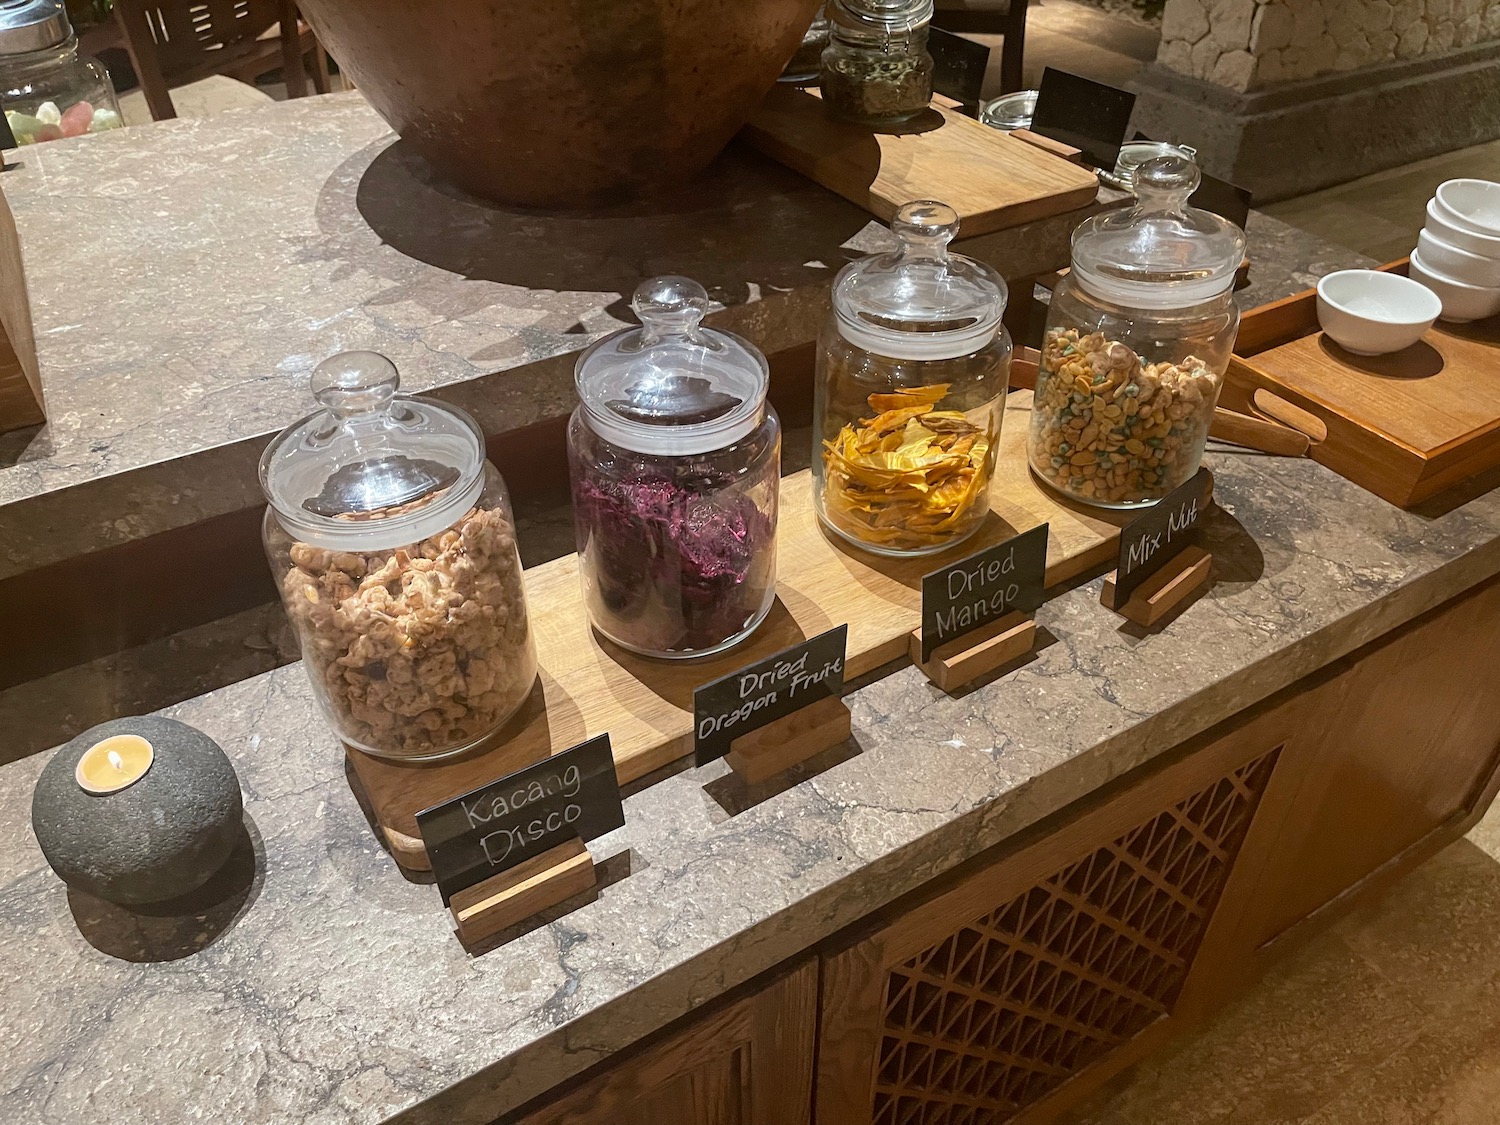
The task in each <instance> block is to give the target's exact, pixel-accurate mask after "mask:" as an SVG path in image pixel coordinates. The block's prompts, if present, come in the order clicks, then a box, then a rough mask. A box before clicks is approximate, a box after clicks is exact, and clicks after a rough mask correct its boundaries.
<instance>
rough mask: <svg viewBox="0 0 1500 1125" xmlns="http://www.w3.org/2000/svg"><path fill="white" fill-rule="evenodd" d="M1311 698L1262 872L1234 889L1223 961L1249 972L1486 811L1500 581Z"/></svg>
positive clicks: (1498, 663)
mask: <svg viewBox="0 0 1500 1125" xmlns="http://www.w3.org/2000/svg"><path fill="white" fill-rule="evenodd" d="M1315 695H1316V700H1315V706H1314V708H1313V710H1312V714H1311V718H1310V724H1309V727H1308V733H1307V734H1306V735H1305V736H1304V737H1301V738H1299V739H1298V741H1297V743H1296V745H1295V747H1293V749H1294V750H1295V754H1293V755H1290V756H1289V757H1290V759H1291V760H1288V761H1287V762H1285V763H1284V766H1285V767H1287V768H1285V769H1284V771H1283V772H1282V774H1281V776H1280V777H1279V778H1278V786H1279V787H1282V788H1285V789H1287V792H1286V793H1285V794H1284V795H1283V794H1282V793H1281V792H1279V791H1276V792H1273V793H1272V794H1269V795H1268V796H1267V799H1266V804H1267V811H1268V813H1269V814H1270V815H1269V816H1268V817H1267V819H1266V821H1265V822H1264V823H1263V824H1262V825H1261V826H1260V828H1259V829H1258V831H1259V832H1264V833H1265V834H1266V843H1265V845H1264V847H1262V846H1261V845H1260V844H1259V842H1258V841H1252V843H1251V845H1250V847H1251V849H1252V850H1255V851H1256V852H1257V853H1260V852H1263V853H1264V864H1263V870H1262V871H1261V872H1260V873H1259V874H1258V875H1257V876H1256V878H1255V879H1254V881H1253V883H1252V884H1251V885H1249V886H1247V887H1245V889H1244V894H1243V898H1244V902H1243V904H1240V903H1239V902H1238V900H1239V899H1240V898H1241V890H1240V888H1239V887H1238V886H1236V887H1235V888H1233V889H1232V891H1231V892H1230V895H1231V897H1232V898H1233V899H1234V900H1235V901H1236V905H1235V906H1234V907H1233V909H1234V910H1235V911H1236V912H1237V914H1238V919H1237V921H1236V923H1235V931H1236V932H1235V934H1234V935H1233V938H1232V939H1231V940H1232V943H1233V947H1232V948H1231V949H1230V951H1229V952H1227V953H1226V955H1225V956H1226V958H1227V959H1229V960H1231V961H1233V962H1234V963H1236V964H1237V965H1239V966H1241V967H1242V968H1244V967H1248V968H1251V969H1254V968H1257V967H1258V966H1257V964H1256V963H1257V962H1261V961H1264V960H1265V959H1266V956H1267V954H1268V953H1269V952H1270V947H1271V946H1272V945H1273V944H1274V943H1276V942H1277V941H1279V939H1281V938H1282V937H1284V936H1288V935H1290V934H1291V932H1292V931H1294V930H1297V929H1298V928H1299V927H1300V926H1301V925H1302V923H1304V922H1311V923H1313V924H1312V925H1311V926H1309V927H1306V928H1307V929H1311V928H1315V927H1316V925H1317V924H1319V922H1318V921H1317V919H1318V916H1319V915H1325V916H1326V914H1328V913H1331V912H1330V911H1328V909H1327V908H1328V907H1329V905H1330V904H1333V905H1334V908H1335V909H1337V907H1338V905H1340V904H1341V903H1343V902H1347V901H1351V900H1352V899H1354V898H1355V897H1357V896H1358V895H1359V894H1360V893H1361V891H1362V890H1363V889H1364V888H1365V886H1366V884H1367V883H1369V882H1370V881H1371V880H1381V879H1388V878H1395V877H1398V876H1399V875H1400V874H1401V873H1403V872H1405V871H1406V870H1409V869H1410V868H1411V867H1412V866H1415V865H1416V864H1417V863H1420V862H1421V861H1422V860H1423V859H1425V858H1426V857H1427V856H1428V855H1430V854H1432V853H1433V852H1435V851H1436V850H1437V849H1438V848H1440V847H1442V846H1443V845H1444V844H1446V843H1447V842H1448V841H1449V840H1452V839H1454V838H1456V837H1458V836H1459V835H1461V834H1462V833H1463V832H1464V831H1466V830H1467V828H1468V827H1469V826H1470V825H1471V824H1472V823H1473V822H1474V821H1475V820H1477V819H1478V818H1479V817H1480V816H1482V815H1483V813H1484V810H1485V808H1486V807H1487V806H1488V805H1489V802H1490V800H1491V799H1492V797H1493V795H1494V787H1493V780H1494V777H1495V773H1496V768H1497V762H1500V582H1492V583H1490V584H1489V585H1487V586H1484V587H1481V588H1480V589H1478V590H1476V591H1474V592H1472V593H1470V594H1468V595H1465V596H1463V597H1461V598H1458V599H1456V600H1455V601H1453V602H1450V603H1448V604H1447V605H1445V606H1442V607H1440V608H1439V609H1437V610H1435V611H1433V612H1432V613H1430V614H1428V615H1426V616H1425V617H1423V618H1419V619H1418V620H1417V621H1416V622H1414V623H1412V624H1411V625H1409V626H1407V627H1405V628H1403V629H1401V630H1400V631H1398V632H1397V633H1396V634H1395V635H1393V636H1392V637H1390V638H1389V639H1386V640H1382V641H1380V642H1377V643H1376V644H1375V645H1373V646H1371V647H1369V648H1366V649H1364V650H1361V651H1360V652H1358V653H1355V654H1354V655H1353V656H1352V657H1350V658H1348V659H1347V660H1346V661H1344V662H1343V667H1342V670H1341V671H1340V672H1339V674H1338V675H1337V676H1336V677H1335V678H1334V679H1332V680H1331V681H1329V682H1328V683H1327V684H1326V685H1324V687H1322V688H1320V689H1319V690H1318V691H1317V692H1316V693H1315ZM1273 809H1274V811H1273ZM1247 874H1248V872H1247ZM1224 913H1225V915H1226V918H1225V922H1227V921H1228V918H1227V916H1228V915H1229V914H1230V913H1231V907H1230V905H1229V904H1228V903H1227V902H1226V907H1225V911H1224ZM1217 941H1218V936H1217V934H1216V935H1215V944H1217Z"/></svg>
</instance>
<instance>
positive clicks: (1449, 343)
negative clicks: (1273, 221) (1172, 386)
mask: <svg viewBox="0 0 1500 1125" xmlns="http://www.w3.org/2000/svg"><path fill="white" fill-rule="evenodd" d="M1383 268H1384V269H1387V270H1391V271H1394V272H1399V273H1404V272H1405V268H1406V263H1405V261H1400V262H1393V263H1391V264H1390V265H1388V266H1385V267H1383ZM1220 401H1221V404H1222V405H1224V406H1226V407H1229V408H1231V409H1235V410H1241V411H1243V412H1246V413H1255V414H1259V415H1261V416H1263V417H1270V418H1273V419H1275V420H1276V421H1279V422H1282V423H1285V424H1287V425H1291V426H1292V427H1294V428H1296V429H1300V430H1302V431H1303V432H1304V433H1306V434H1307V435H1308V437H1309V438H1310V439H1311V441H1312V445H1311V448H1310V449H1309V451H1308V456H1310V457H1312V458H1313V459H1314V460H1315V461H1318V462H1320V463H1322V464H1324V465H1327V466H1328V467H1329V468H1330V469H1332V470H1333V471H1334V472H1336V473H1338V474H1339V475H1341V476H1343V477H1347V478H1348V479H1349V480H1351V481H1353V482H1354V483H1356V484H1358V485H1360V486H1361V487H1363V488H1367V489H1369V490H1370V491H1371V492H1373V493H1375V494H1376V495H1377V496H1380V497H1382V498H1383V499H1386V500H1389V501H1390V502H1391V503H1393V504H1397V505H1400V506H1401V507H1409V506H1411V505H1413V504H1418V503H1420V502H1421V501H1423V500H1426V499H1428V498H1429V497H1431V496H1434V495H1436V494H1437V493H1439V492H1441V491H1443V490H1444V489H1446V488H1450V487H1452V486H1453V485H1455V484H1458V483H1460V482H1461V481H1464V480H1467V479H1468V478H1469V477H1472V476H1474V475H1476V474H1477V473H1480V472H1482V471H1484V470H1485V469H1488V468H1491V467H1493V466H1495V465H1497V464H1500V318H1493V319H1491V320H1489V321H1483V322H1478V323H1474V324H1444V323H1443V322H1441V321H1439V322H1438V323H1437V324H1436V325H1435V326H1434V327H1433V328H1432V329H1431V330H1429V331H1428V333H1427V335H1426V336H1424V337H1423V338H1422V340H1421V341H1419V342H1418V343H1417V344H1415V345H1413V346H1412V347H1410V348H1407V349H1406V350H1404V351H1401V352H1396V353H1394V354H1392V355H1385V356H1356V355H1353V354H1352V353H1350V352H1347V351H1345V350H1344V349H1343V348H1341V347H1339V345H1338V344H1336V343H1334V342H1333V341H1332V340H1331V339H1329V338H1327V337H1326V336H1324V335H1323V333H1322V331H1321V330H1320V329H1319V327H1318V309H1317V293H1316V292H1315V291H1313V290H1309V291H1308V292H1306V293H1301V294H1298V295H1297V296H1295V297H1290V298H1288V299H1286V300H1285V301H1278V302H1276V303H1274V304H1271V305H1265V306H1263V307H1262V308H1259V309H1256V310H1254V311H1253V312H1251V313H1248V314H1246V316H1245V319H1244V322H1243V323H1242V324H1241V326H1240V335H1239V341H1238V343H1237V344H1236V347H1235V357H1234V359H1233V360H1232V361H1231V363H1230V368H1229V375H1228V381H1227V385H1226V386H1225V389H1224V394H1223V396H1222V398H1221V400H1220Z"/></svg>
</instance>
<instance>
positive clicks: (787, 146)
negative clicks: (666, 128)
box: [744, 86, 1099, 237]
mask: <svg viewBox="0 0 1500 1125" xmlns="http://www.w3.org/2000/svg"><path fill="white" fill-rule="evenodd" d="M903 128H904V129H906V130H908V131H905V132H900V133H874V132H871V131H870V130H869V128H867V127H865V126H860V125H853V124H850V123H849V122H847V121H839V120H837V119H835V118H833V117H832V116H830V115H829V114H828V113H827V112H825V111H824V109H823V102H822V100H821V99H820V98H819V97H818V95H817V94H816V93H815V92H812V91H808V90H798V89H792V88H789V87H786V86H778V87H777V88H776V89H774V90H772V91H771V93H770V94H769V95H767V97H766V100H765V101H764V102H763V103H762V104H761V107H760V109H759V110H758V111H756V114H755V116H754V117H753V118H752V119H751V120H750V124H749V125H747V126H745V132H744V136H745V138H746V139H747V140H748V141H749V142H750V143H751V144H752V145H754V146H755V147H756V148H758V149H760V150H761V151H762V152H764V153H765V154H766V155H767V156H769V157H771V158H772V159H773V160H778V161H780V162H781V163H782V164H785V165H786V166H787V167H789V168H791V169H793V170H794V171H797V172H801V173H802V174H803V175H804V176H806V177H807V178H808V179H810V180H813V181H814V182H816V183H819V184H822V185H823V186H824V187H826V188H828V189H829V190H830V191H834V192H837V193H838V194H839V195H842V196H843V197H844V198H845V199H847V200H849V201H850V202H851V203H856V204H858V205H859V206H861V207H863V208H865V210H867V211H869V212H870V213H871V214H872V215H874V216H875V217H876V218H878V219H880V220H882V221H883V222H890V220H891V219H892V217H894V215H895V214H896V210H897V209H898V208H899V207H900V206H901V205H902V204H903V203H910V202H911V201H912V200H914V199H939V200H942V201H943V202H944V203H946V204H948V205H949V206H950V207H952V208H953V209H954V210H955V211H957V212H958V217H959V221H960V223H961V226H962V231H963V234H964V235H965V237H968V236H972V235H976V234H986V233H988V232H990V231H995V230H1001V229H1002V228H1005V227H1013V226H1018V225H1019V224H1021V223H1028V222H1031V221H1033V220H1035V219H1042V218H1046V217H1047V216H1048V215H1056V214H1060V213H1061V212H1063V211H1072V210H1075V209H1077V208H1079V207H1086V206H1087V205H1088V204H1090V203H1092V202H1093V201H1094V199H1095V198H1096V196H1097V195H1098V192H1099V179H1098V177H1097V176H1095V175H1094V173H1093V172H1092V171H1090V170H1089V169H1087V168H1083V167H1081V166H1079V165H1077V164H1073V163H1071V162H1069V161H1067V160H1064V159H1063V158H1062V157H1060V156H1056V155H1054V154H1052V153H1050V152H1044V151H1042V150H1041V149H1039V148H1035V147H1034V146H1032V145H1028V144H1025V143H1023V142H1021V141H1018V140H1016V139H1015V138H1013V137H1011V136H1009V135H1008V134H1006V133H1002V132H1000V131H999V130H998V129H991V128H990V127H989V126H988V125H981V124H980V123H979V122H977V121H975V120H974V119H973V118H971V117H965V116H964V115H963V114H961V113H958V112H956V111H954V110H952V109H948V108H946V107H945V106H942V105H939V104H937V103H934V104H933V105H932V106H931V107H930V108H929V109H928V110H927V112H926V114H925V115H923V116H922V117H920V118H918V119H917V120H916V121H914V122H911V123H908V125H906V126H904V127H903Z"/></svg>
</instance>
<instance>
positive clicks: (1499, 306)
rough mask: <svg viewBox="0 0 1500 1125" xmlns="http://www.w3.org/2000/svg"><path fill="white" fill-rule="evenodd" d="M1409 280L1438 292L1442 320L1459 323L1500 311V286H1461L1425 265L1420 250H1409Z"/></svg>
mask: <svg viewBox="0 0 1500 1125" xmlns="http://www.w3.org/2000/svg"><path fill="white" fill-rule="evenodd" d="M1408 273H1409V274H1410V275H1411V279H1412V280H1413V281H1420V282H1421V283H1422V284H1423V285H1425V286H1427V288H1429V289H1431V290H1432V291H1433V292H1434V293H1436V294H1437V295H1438V299H1439V300H1441V301H1442V302H1443V314H1442V319H1443V320H1453V321H1458V322H1459V323H1460V324H1462V323H1466V322H1468V321H1471V320H1483V319H1484V318H1485V317H1489V316H1494V315H1495V314H1496V313H1500V288H1495V287H1489V286H1483V285H1465V284H1464V283H1463V282H1462V281H1456V280H1454V279H1453V278H1451V277H1444V276H1443V275H1442V274H1441V273H1438V272H1437V271H1435V270H1433V269H1432V268H1431V267H1430V266H1428V264H1427V262H1426V261H1425V260H1424V259H1423V257H1422V251H1421V250H1413V251H1412V252H1411V267H1410V269H1409V270H1408Z"/></svg>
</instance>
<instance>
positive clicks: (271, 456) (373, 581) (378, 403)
mask: <svg viewBox="0 0 1500 1125" xmlns="http://www.w3.org/2000/svg"><path fill="white" fill-rule="evenodd" d="M398 383H399V376H398V375H397V373H396V368H395V367H394V366H393V365H392V364H391V362H390V360H388V359H386V358H385V357H384V356H381V355H377V354H375V353H374V352H344V353H342V354H340V355H336V356H333V357H332V358H331V359H327V360H325V361H324V362H323V363H321V364H319V365H318V367H317V369H316V370H315V371H314V372H313V376H312V391H313V396H314V397H315V398H316V399H317V401H318V403H319V404H320V405H321V407H322V409H321V410H319V411H317V412H316V413H314V414H310V415H308V416H307V417H306V418H303V419H302V420H301V421H298V422H295V423H293V424H292V425H291V426H289V427H287V429H285V430H283V431H282V432H281V434H279V435H278V436H277V437H276V438H275V440H273V441H272V442H271V444H270V445H269V446H268V447H267V449H266V452H265V454H264V455H263V456H262V457H261V462H260V482H261V488H262V490H263V491H264V492H265V494H266V499H267V500H269V501H270V507H269V508H267V509H266V516H265V523H264V534H265V546H266V554H267V557H268V558H269V559H270V562H271V570H272V573H273V574H274V576H275V579H276V583H277V586H278V587H279V589H280V591H281V598H282V601H283V603H284V604H285V606H286V611H287V616H288V617H289V618H290V619H291V622H292V625H293V627H294V628H295V629H296V632H297V639H298V641H299V643H300V644H301V647H302V661H303V664H304V665H305V666H306V668H307V674H308V676H309V678H310V679H311V680H312V684H313V689H314V695H315V696H316V697H317V700H318V702H319V704H321V706H322V708H323V711H324V713H325V714H326V715H327V717H328V721H329V723H330V724H331V725H332V726H333V729H334V731H335V733H337V734H338V736H339V737H340V738H341V739H343V740H344V741H345V742H346V743H349V744H350V745H352V746H355V747H358V748H359V749H361V750H364V751H366V752H368V753H370V754H375V755H378V756H380V757H385V758H403V759H411V760H422V759H428V758H441V757H446V756H448V755H450V754H461V753H463V752H464V751H466V750H469V749H472V748H474V747H476V746H478V745H480V744H481V743H483V742H485V741H486V740H487V739H489V738H490V736H491V735H493V734H494V733H495V732H496V731H498V730H499V729H500V728H501V727H502V726H504V725H505V722H506V721H507V720H508V719H509V718H510V717H511V716H512V715H513V714H515V712H516V710H517V709H518V708H519V707H520V706H521V704H522V702H524V701H525V699H526V697H527V695H528V694H529V693H530V691H531V688H532V684H533V683H534V682H535V680H536V674H537V663H536V652H535V649H534V647H533V644H532V637H531V625H530V620H529V617H528V615H527V612H526V595H525V591H524V589H523V587H522V582H521V559H520V555H519V553H518V552H517V550H516V535H515V524H514V521H513V519H512V516H511V508H510V497H509V495H508V494H507V493H506V489H505V482H504V481H503V480H501V478H500V474H499V473H498V472H496V471H495V468H494V466H493V465H491V464H490V463H489V462H488V461H487V460H485V455H484V439H483V436H482V435H481V433H480V431H479V427H478V426H477V425H475V423H474V421H473V419H471V418H470V417H469V416H468V415H467V414H465V413H463V412H462V411H460V410H457V409H455V408H454V407H451V406H447V405H445V404H443V403H439V402H436V401H434V400H432V399H425V398H415V397H408V396H405V395H398V394H397V393H396V388H397V385H398Z"/></svg>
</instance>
